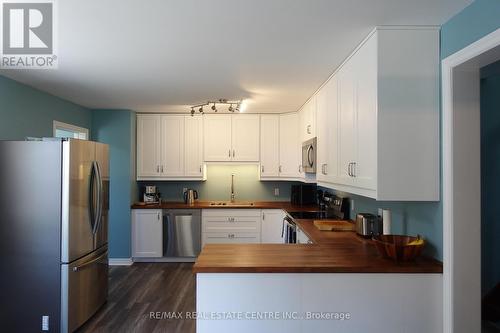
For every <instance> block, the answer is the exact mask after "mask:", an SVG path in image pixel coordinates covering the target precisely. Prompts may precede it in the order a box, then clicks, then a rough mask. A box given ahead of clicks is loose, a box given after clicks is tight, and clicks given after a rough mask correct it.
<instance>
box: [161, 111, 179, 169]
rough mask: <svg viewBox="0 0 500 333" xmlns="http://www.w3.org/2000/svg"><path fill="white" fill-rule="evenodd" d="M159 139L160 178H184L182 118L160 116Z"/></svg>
mask: <svg viewBox="0 0 500 333" xmlns="http://www.w3.org/2000/svg"><path fill="white" fill-rule="evenodd" d="M161 138H162V140H161V144H160V147H161V157H162V164H161V167H160V173H161V176H162V177H172V176H173V177H178V176H184V116H181V115H165V116H161Z"/></svg>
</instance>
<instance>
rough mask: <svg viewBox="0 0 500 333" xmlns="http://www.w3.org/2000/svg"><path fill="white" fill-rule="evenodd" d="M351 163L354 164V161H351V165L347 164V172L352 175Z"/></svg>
mask: <svg viewBox="0 0 500 333" xmlns="http://www.w3.org/2000/svg"><path fill="white" fill-rule="evenodd" d="M351 165H352V162H350V163H349V165H348V166H347V174H348V175H349V177H352V173H351Z"/></svg>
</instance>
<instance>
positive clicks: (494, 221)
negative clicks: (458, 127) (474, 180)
mask: <svg viewBox="0 0 500 333" xmlns="http://www.w3.org/2000/svg"><path fill="white" fill-rule="evenodd" d="M481 77H482V79H481V251H482V255H481V258H482V260H481V269H482V275H481V276H482V281H481V289H482V290H483V294H484V293H486V292H488V291H489V290H490V289H491V288H493V287H494V286H495V285H496V284H497V283H499V282H500V241H499V239H500V215H499V214H498V206H499V203H500V173H499V171H500V61H499V62H496V63H494V64H492V65H489V66H487V67H485V68H483V69H482V71H481Z"/></svg>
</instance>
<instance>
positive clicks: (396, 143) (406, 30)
mask: <svg viewBox="0 0 500 333" xmlns="http://www.w3.org/2000/svg"><path fill="white" fill-rule="evenodd" d="M335 85H336V86H337V94H335V93H334V90H335V89H334V88H331V87H333V86H335ZM327 90H330V91H331V94H329V93H328V92H327ZM328 96H329V97H328ZM317 99H318V125H319V127H318V146H319V152H318V159H319V163H318V165H319V167H318V169H319V170H318V181H319V184H320V185H323V186H326V187H330V188H333V189H336V190H340V191H345V192H350V193H354V194H359V195H363V196H367V197H371V198H375V199H377V200H392V201H394V200H397V201H437V200H439V182H440V179H439V30H438V29H435V28H433V27H429V28H425V27H420V28H411V27H403V28H398V27H395V28H391V27H388V28H379V29H376V30H375V31H374V32H373V33H372V34H371V35H370V36H369V37H367V38H366V39H365V41H363V42H362V43H361V45H360V46H359V47H358V48H357V49H356V50H355V51H354V53H353V54H352V55H351V57H350V58H348V60H346V62H345V63H344V64H343V65H342V66H341V67H340V68H339V69H338V70H337V71H336V73H334V75H333V76H332V77H331V78H330V81H329V82H328V83H327V84H325V85H324V86H323V87H322V89H321V90H320V91H319V92H318V94H317ZM335 99H337V101H336V102H335ZM329 104H332V105H334V104H337V106H338V109H337V115H336V116H335V115H331V116H332V117H333V118H335V117H337V119H338V122H337V124H338V127H336V126H335V123H334V121H333V120H332V119H329V120H326V119H327V117H328V115H330V113H328V112H325V110H330V109H332V107H331V106H329ZM324 123H327V124H328V125H324ZM330 126H332V127H330ZM330 128H333V131H332V132H333V133H331V134H329V133H328V132H329V129H330ZM335 132H337V133H335ZM336 135H337V137H338V139H337V144H336V150H332V148H331V146H333V145H335V136H336ZM335 156H337V160H338V169H337V170H336V175H335V171H334V172H333V174H332V175H328V174H329V170H330V164H332V162H333V159H335ZM330 158H331V159H332V160H331V161H329V159H330ZM327 161H328V162H327ZM324 164H326V165H328V166H327V167H326V172H324V171H325V169H324V166H323V167H322V165H324ZM330 176H331V177H330Z"/></svg>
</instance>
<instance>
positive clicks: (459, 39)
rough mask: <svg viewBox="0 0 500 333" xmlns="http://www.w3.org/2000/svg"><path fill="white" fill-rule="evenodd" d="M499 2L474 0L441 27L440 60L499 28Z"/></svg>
mask: <svg viewBox="0 0 500 333" xmlns="http://www.w3.org/2000/svg"><path fill="white" fill-rule="evenodd" d="M499 17H500V1H499V0H476V1H474V2H473V3H472V4H470V5H469V6H468V7H467V8H465V9H464V10H463V11H461V12H460V13H458V14H457V15H455V16H454V17H453V18H451V19H450V20H449V21H448V22H446V23H445V24H444V25H443V26H442V27H441V59H444V58H446V57H447V56H449V55H451V54H453V53H455V52H457V51H458V50H460V49H463V48H464V47H466V46H467V45H469V44H471V43H473V42H475V41H476V40H478V39H480V38H482V37H484V36H485V35H487V34H489V33H490V32H493V31H495V30H496V29H498V28H500V18H499Z"/></svg>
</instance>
